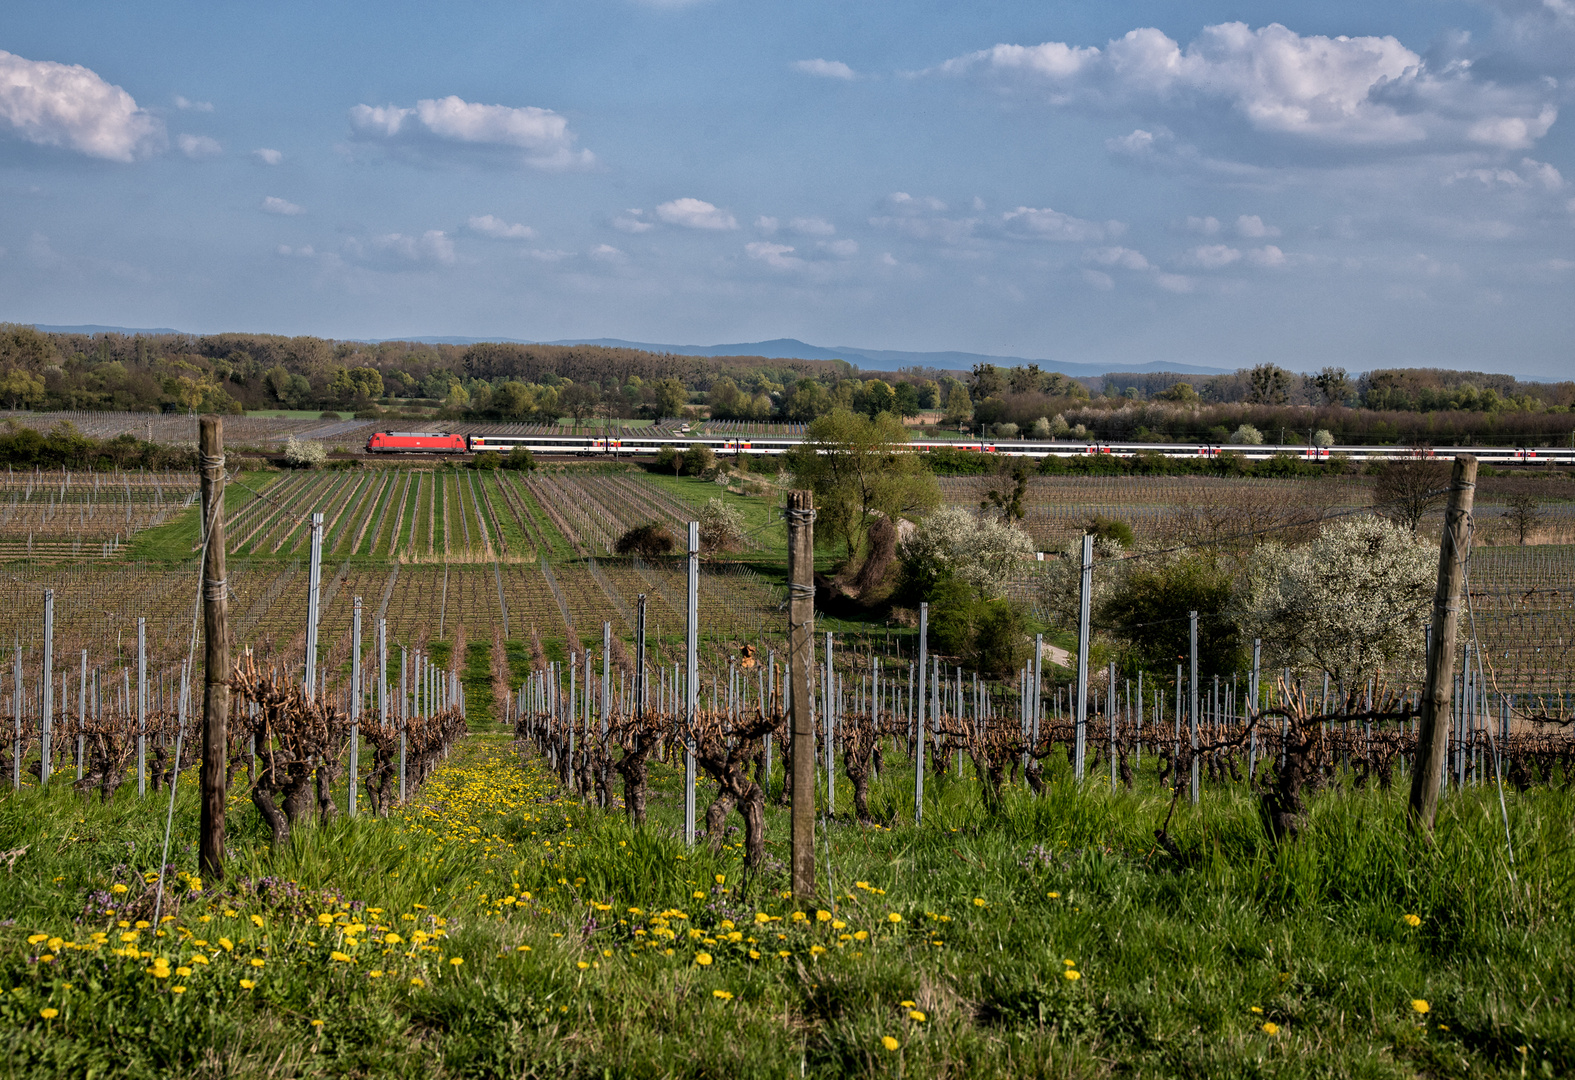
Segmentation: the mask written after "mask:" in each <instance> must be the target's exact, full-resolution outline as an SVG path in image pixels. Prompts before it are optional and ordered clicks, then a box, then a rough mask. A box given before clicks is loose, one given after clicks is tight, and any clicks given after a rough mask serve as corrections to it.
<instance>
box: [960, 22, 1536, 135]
mask: <svg viewBox="0 0 1575 1080" xmlns="http://www.w3.org/2000/svg"><path fill="white" fill-rule="evenodd" d="M1552 2H1557V3H1566V2H1567V0H1552ZM939 70H940V71H941V72H944V73H963V72H976V71H982V72H986V73H989V74H991V75H994V76H996V77H998V78H1002V79H1007V80H1011V81H1015V82H1017V83H1019V84H1022V85H1025V86H1027V87H1030V88H1032V89H1035V90H1039V91H1042V92H1044V93H1045V95H1046V96H1047V98H1048V100H1049V102H1050V103H1051V104H1053V105H1058V106H1069V105H1077V106H1084V107H1090V108H1096V109H1138V110H1144V111H1152V112H1167V113H1175V114H1176V115H1178V116H1181V115H1188V114H1196V113H1197V112H1198V111H1199V110H1200V109H1206V108H1209V107H1216V108H1224V109H1226V110H1228V111H1229V112H1231V113H1234V114H1235V115H1236V116H1238V117H1239V118H1240V119H1241V120H1243V121H1244V122H1245V123H1246V125H1247V126H1248V127H1249V128H1251V129H1252V130H1254V131H1257V132H1259V133H1262V134H1270V135H1283V136H1289V137H1292V138H1297V139H1303V140H1307V141H1311V142H1317V143H1323V144H1332V145H1345V146H1391V147H1396V146H1413V145H1424V144H1425V145H1434V144H1439V143H1445V144H1451V143H1452V144H1457V145H1458V144H1478V145H1482V146H1489V147H1496V148H1500V149H1520V148H1524V147H1528V146H1530V145H1531V144H1532V143H1533V142H1534V141H1535V140H1537V139H1539V138H1541V137H1542V136H1543V135H1544V134H1546V133H1547V130H1548V128H1549V127H1550V126H1551V125H1552V123H1553V121H1554V119H1555V118H1556V117H1557V110H1556V109H1555V108H1554V106H1553V104H1552V95H1553V88H1552V87H1551V86H1550V85H1548V84H1546V83H1544V82H1527V83H1524V84H1520V85H1506V84H1499V83H1495V82H1489V81H1487V80H1485V79H1480V78H1478V77H1477V76H1476V75H1475V73H1474V72H1473V71H1472V69H1471V65H1470V63H1469V62H1461V61H1455V62H1446V63H1444V64H1443V65H1442V66H1440V67H1439V68H1438V69H1437V70H1435V69H1434V68H1433V66H1432V65H1430V64H1429V63H1428V62H1427V61H1426V60H1424V59H1423V57H1421V56H1419V55H1418V54H1417V53H1415V52H1412V51H1411V50H1410V49H1408V48H1406V47H1405V46H1404V45H1402V44H1401V43H1400V41H1399V40H1397V39H1396V38H1394V37H1388V36H1385V37H1346V36H1343V35H1342V36H1340V37H1326V36H1323V35H1319V34H1309V35H1305V36H1303V35H1301V34H1298V33H1296V32H1295V31H1292V30H1289V29H1287V28H1286V27H1284V26H1281V25H1280V24H1278V23H1272V24H1270V25H1268V26H1264V27H1261V28H1259V29H1257V30H1253V29H1251V28H1250V27H1248V26H1247V25H1246V24H1245V23H1239V22H1233V23H1222V24H1219V25H1216V26H1208V27H1204V28H1203V30H1202V31H1201V32H1200V33H1199V34H1198V36H1197V37H1196V38H1195V39H1194V40H1193V41H1192V42H1191V43H1189V44H1188V45H1187V46H1186V48H1185V49H1183V48H1182V47H1181V45H1180V44H1178V43H1177V42H1176V41H1174V40H1172V39H1171V38H1169V37H1168V36H1166V35H1165V34H1164V33H1162V32H1161V31H1159V30H1156V29H1154V28H1152V27H1145V28H1141V29H1137V30H1132V31H1130V32H1129V33H1127V34H1126V35H1125V36H1123V37H1121V38H1118V39H1115V40H1112V41H1110V42H1108V43H1107V44H1106V45H1105V47H1104V48H1102V49H1101V48H1096V47H1092V46H1074V45H1069V44H1066V43H1063V42H1046V43H1044V44H1042V45H1032V46H1024V45H1006V44H1003V45H996V46H995V47H993V48H990V49H985V50H982V51H979V52H975V53H970V54H968V55H966V56H960V57H957V58H955V59H953V60H949V61H947V62H946V63H945V64H943V65H941V68H940V69H939ZM1145 134H1147V133H1146V132H1144V131H1142V129H1139V131H1137V132H1134V133H1133V136H1128V138H1129V139H1131V138H1134V137H1136V136H1139V135H1145Z"/></svg>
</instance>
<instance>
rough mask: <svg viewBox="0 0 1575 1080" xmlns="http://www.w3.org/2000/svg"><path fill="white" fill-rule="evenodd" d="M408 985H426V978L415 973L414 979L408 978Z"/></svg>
mask: <svg viewBox="0 0 1575 1080" xmlns="http://www.w3.org/2000/svg"><path fill="white" fill-rule="evenodd" d="M410 985H411V986H425V985H426V980H425V979H423V978H421V976H419V975H417V976H416V977H415V978H414V979H411V980H410Z"/></svg>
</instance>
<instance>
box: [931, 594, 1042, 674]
mask: <svg viewBox="0 0 1575 1080" xmlns="http://www.w3.org/2000/svg"><path fill="white" fill-rule="evenodd" d="M930 645H931V647H932V648H934V649H935V650H937V651H938V652H940V653H941V654H942V655H945V656H954V657H956V658H958V659H959V660H961V661H962V662H963V663H964V665H965V666H967V667H971V668H973V669H974V670H975V671H977V672H979V674H981V675H992V676H998V677H1005V676H1010V675H1011V674H1012V673H1013V672H1015V671H1017V669H1018V668H1020V667H1021V666H1022V665H1023V663H1024V662H1025V661H1026V660H1027V658H1028V654H1029V653H1031V652H1032V651H1033V649H1032V647H1031V646H1030V644H1029V641H1028V622H1027V618H1026V617H1025V616H1024V614H1023V610H1022V608H1021V607H1019V606H1018V605H1016V604H1014V603H1012V602H1011V601H1008V600H985V599H983V598H982V597H980V596H979V594H978V593H977V592H976V591H975V590H974V589H973V588H972V587H971V586H970V585H968V584H966V583H965V582H962V581H959V580H956V579H955V578H953V579H948V580H946V581H943V582H941V584H940V585H939V586H938V587H937V588H936V589H935V591H934V592H933V593H932V594H931V596H930Z"/></svg>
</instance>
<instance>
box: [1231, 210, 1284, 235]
mask: <svg viewBox="0 0 1575 1080" xmlns="http://www.w3.org/2000/svg"><path fill="white" fill-rule="evenodd" d="M1236 235H1237V236H1240V237H1242V238H1243V239H1246V240H1262V239H1263V238H1264V237H1270V236H1279V235H1280V230H1279V229H1277V228H1275V227H1274V226H1273V225H1265V224H1264V223H1263V219H1262V218H1261V217H1259V216H1258V215H1257V214H1243V215H1241V217H1239V218H1237V219H1236Z"/></svg>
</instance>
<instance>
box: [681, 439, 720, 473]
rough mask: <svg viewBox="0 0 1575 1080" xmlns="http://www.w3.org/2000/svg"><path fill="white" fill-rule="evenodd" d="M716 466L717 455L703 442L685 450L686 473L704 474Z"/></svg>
mask: <svg viewBox="0 0 1575 1080" xmlns="http://www.w3.org/2000/svg"><path fill="white" fill-rule="evenodd" d="M714 468H716V455H715V454H714V453H712V452H711V448H710V447H709V446H706V445H705V444H703V443H695V444H694V445H693V446H691V447H690V448H689V449H688V450H686V451H685V452H684V475H685V476H704V475H705V474H706V473H708V472H710V471H711V470H712V469H714Z"/></svg>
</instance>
